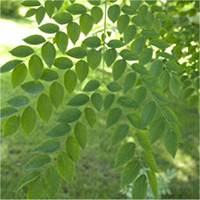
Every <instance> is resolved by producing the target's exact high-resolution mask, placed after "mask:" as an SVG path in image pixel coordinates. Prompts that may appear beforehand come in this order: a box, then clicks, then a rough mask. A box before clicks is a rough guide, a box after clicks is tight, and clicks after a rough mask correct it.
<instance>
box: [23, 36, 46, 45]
mask: <svg viewBox="0 0 200 200" xmlns="http://www.w3.org/2000/svg"><path fill="white" fill-rule="evenodd" d="M23 40H24V42H26V43H27V44H32V45H38V44H42V43H44V42H45V41H46V40H45V38H44V37H43V36H41V35H37V34H36V35H31V36H28V37H26V38H24V39H23Z"/></svg>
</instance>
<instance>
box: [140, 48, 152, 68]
mask: <svg viewBox="0 0 200 200" xmlns="http://www.w3.org/2000/svg"><path fill="white" fill-rule="evenodd" d="M152 55H153V50H152V49H150V48H146V49H144V50H143V51H142V52H141V54H140V56H139V63H140V64H141V65H145V64H147V63H148V62H149V61H150V60H151V58H152Z"/></svg>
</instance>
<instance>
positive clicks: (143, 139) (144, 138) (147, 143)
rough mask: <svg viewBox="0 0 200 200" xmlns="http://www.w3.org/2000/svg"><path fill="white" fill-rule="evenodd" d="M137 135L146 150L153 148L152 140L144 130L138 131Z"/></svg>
mask: <svg viewBox="0 0 200 200" xmlns="http://www.w3.org/2000/svg"><path fill="white" fill-rule="evenodd" d="M136 137H137V139H138V141H139V143H140V145H141V147H142V148H143V149H144V150H147V151H148V150H151V149H152V148H151V141H150V139H149V137H148V135H147V134H146V133H144V132H138V133H136Z"/></svg>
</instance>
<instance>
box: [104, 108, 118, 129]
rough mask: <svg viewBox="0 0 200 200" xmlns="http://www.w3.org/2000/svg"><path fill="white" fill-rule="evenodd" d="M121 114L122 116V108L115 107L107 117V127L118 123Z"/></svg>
mask: <svg viewBox="0 0 200 200" xmlns="http://www.w3.org/2000/svg"><path fill="white" fill-rule="evenodd" d="M121 116H122V109H121V108H113V109H112V110H111V111H110V112H109V114H108V116H107V119H106V126H107V128H109V127H111V126H113V125H114V124H116V123H117V122H118V121H119V119H120V117H121Z"/></svg>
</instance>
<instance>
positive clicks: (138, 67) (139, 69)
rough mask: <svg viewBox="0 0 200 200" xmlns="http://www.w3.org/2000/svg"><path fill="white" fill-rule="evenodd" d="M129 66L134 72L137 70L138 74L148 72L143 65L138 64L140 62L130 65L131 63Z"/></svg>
mask: <svg viewBox="0 0 200 200" xmlns="http://www.w3.org/2000/svg"><path fill="white" fill-rule="evenodd" d="M131 68H132V69H133V70H134V71H135V72H137V73H139V74H140V75H142V76H143V75H147V74H148V73H149V72H148V70H147V69H146V68H145V67H144V66H142V65H140V64H138V63H133V64H132V65H131Z"/></svg>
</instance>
